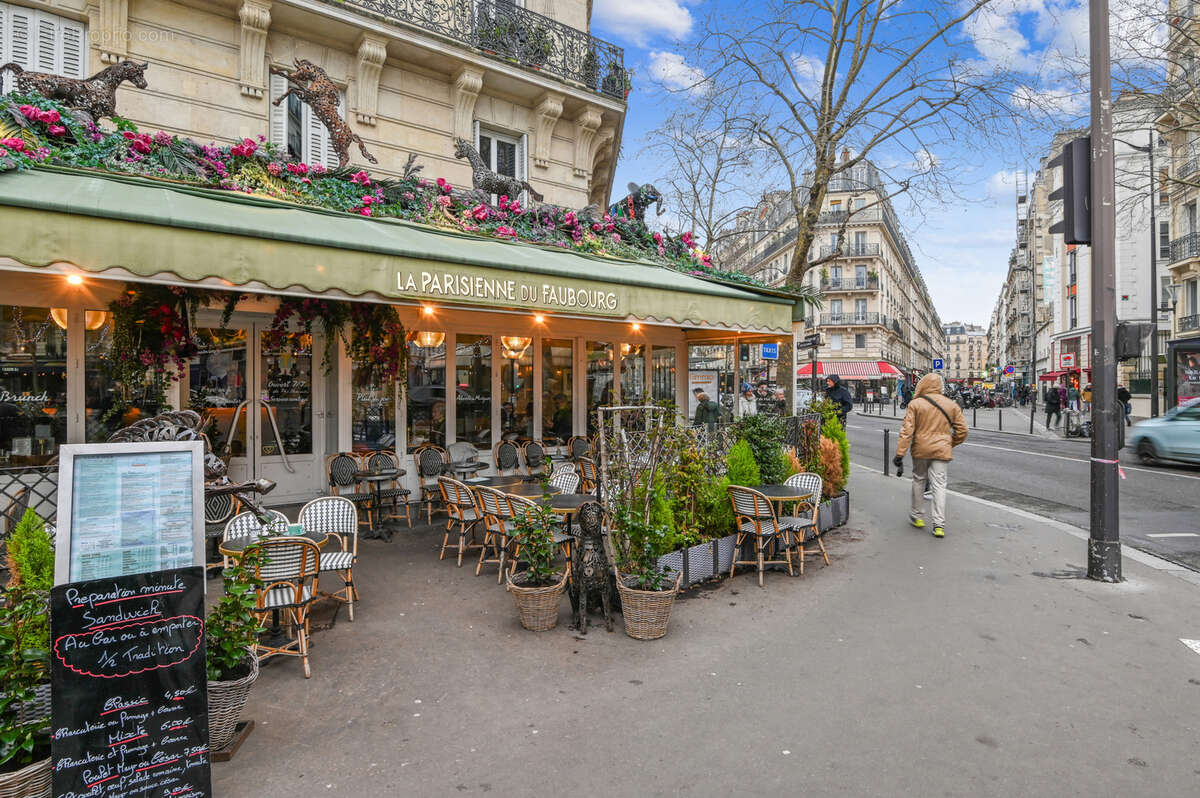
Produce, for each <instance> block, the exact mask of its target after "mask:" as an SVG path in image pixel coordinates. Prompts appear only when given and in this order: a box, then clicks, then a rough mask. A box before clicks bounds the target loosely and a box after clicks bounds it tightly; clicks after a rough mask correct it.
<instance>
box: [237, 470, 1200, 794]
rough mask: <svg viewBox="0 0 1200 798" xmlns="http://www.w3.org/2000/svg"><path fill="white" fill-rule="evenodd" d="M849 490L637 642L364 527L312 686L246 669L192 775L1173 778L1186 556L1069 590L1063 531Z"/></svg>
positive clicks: (1179, 778)
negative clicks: (783, 559) (232, 734)
mask: <svg viewBox="0 0 1200 798" xmlns="http://www.w3.org/2000/svg"><path fill="white" fill-rule="evenodd" d="M953 484H954V469H953V464H952V465H951V469H950V485H951V489H953ZM850 489H851V495H852V505H851V515H850V523H849V524H848V526H847V527H845V528H843V529H842V530H839V531H837V532H835V533H832V534H830V535H829V536H828V539H827V545H828V547H829V550H830V558H831V561H832V564H831V565H830V566H824V565H823V564H820V560H819V558H817V559H815V560H814V559H813V558H810V559H809V560H808V564H807V567H806V572H805V576H804V577H802V578H800V577H797V578H794V579H793V578H789V577H788V576H787V575H786V573H780V572H772V573H769V574H768V575H767V578H766V586H765V587H764V588H759V587H758V586H757V584H756V582H755V579H754V577H753V575H752V574H745V575H739V576H738V577H736V578H734V579H733V580H725V581H723V582H720V583H717V584H716V585H715V586H714V587H710V588H708V589H702V590H697V591H693V592H691V593H690V594H688V595H687V596H686V597H685V598H682V599H681V600H680V601H679V602H678V603H677V604H676V607H675V611H674V613H673V615H672V619H671V627H670V632H669V634H668V635H667V637H665V638H663V639H662V640H658V641H654V642H637V641H634V640H631V639H629V638H627V637H626V636H625V635H624V634H623V633H622V632H621V620H620V618H619V617H618V618H617V619H616V624H617V627H616V628H617V632H616V633H614V634H608V633H606V632H604V631H603V627H602V626H599V627H598V626H597V625H593V626H592V630H591V632H590V633H589V634H588V635H587V637H586V638H581V637H580V636H579V635H578V634H575V633H572V632H569V631H568V630H567V629H566V622H567V612H568V606H569V605H568V602H566V601H565V600H564V601H563V605H562V615H561V616H560V627H559V628H558V629H556V630H553V631H550V632H546V633H542V634H534V633H531V632H526V631H524V630H522V629H521V628H520V627H519V626H518V624H517V621H516V617H515V611H514V609H513V605H512V599H511V597H510V596H509V595H507V594H506V593H505V592H504V591H503V589H501V588H500V587H498V586H497V584H496V580H495V574H494V572H485V575H484V576H480V577H475V576H474V574H473V571H474V569H473V568H467V567H465V566H464V567H463V568H461V569H459V568H456V567H454V564H453V562H452V561H449V560H447V561H442V562H439V561H438V560H437V553H436V548H437V544H438V543H440V542H441V534H440V532H439V531H438V530H437V529H435V528H430V527H425V528H422V529H418V530H414V531H413V532H412V533H409V532H408V531H407V530H406V531H404V532H402V533H400V534H398V535H397V536H396V539H395V540H394V541H393V542H392V543H390V544H389V543H384V542H382V541H376V540H371V541H364V542H363V543H362V545H361V555H360V558H361V564H360V566H359V567H358V569H356V581H357V582H359V584H360V588H361V591H362V602H361V603H360V604H359V606H358V608H357V610H356V613H355V615H356V621H355V622H354V623H349V622H347V621H345V619H344V617H340V618H339V620H338V621H337V623H336V624H334V625H333V626H332V627H331V628H327V629H323V630H318V631H316V632H315V633H314V636H313V637H314V646H313V652H312V669H313V677H312V679H310V680H305V679H304V678H303V674H302V672H301V670H300V667H299V663H297V662H295V661H294V660H286V661H281V662H278V663H276V664H271V665H269V666H268V667H266V668H264V670H263V672H262V675H261V676H260V678H259V681H258V683H257V684H256V685H255V687H254V689H253V691H252V693H251V695H250V702H249V704H248V706H247V708H246V712H245V716H246V717H249V718H253V719H255V720H256V721H257V722H258V724H259V725H258V728H257V729H256V730H255V731H254V733H253V734H252V735H251V736H250V738H249V740H248V741H247V742H246V744H245V745H244V746H243V747H242V749H241V750H240V751H239V752H238V754H237V756H236V757H235V759H234V760H233V761H232V762H229V763H224V764H217V765H215V766H214V786H215V794H217V795H223V796H250V795H262V796H287V795H297V796H298V795H305V796H311V795H330V796H356V797H357V796H393V795H405V796H410V795H411V796H446V795H458V794H466V795H472V794H482V793H488V792H490V793H493V794H496V795H505V796H538V797H539V798H540V796H544V795H574V794H581V795H592V794H605V795H636V796H677V795H687V796H727V795H733V794H736V795H744V796H779V795H793V794H801V793H802V794H804V795H806V796H887V797H888V798H893V797H895V796H934V795H936V796H972V797H975V796H997V797H999V796H1004V797H1005V798H1009V797H1010V796H1013V795H1023V796H1074V795H1078V796H1084V795H1089V796H1090V795H1122V794H1129V795H1145V796H1156V798H1159V797H1164V798H1169V797H1170V796H1181V797H1182V796H1193V795H1195V794H1196V785H1197V781H1198V773H1200V763H1198V762H1197V759H1196V751H1197V750H1198V749H1200V724H1198V723H1197V720H1196V719H1197V717H1198V716H1200V655H1198V654H1197V653H1196V652H1194V651H1193V650H1191V649H1190V648H1188V647H1187V646H1186V645H1185V644H1184V643H1181V642H1180V638H1186V639H1197V638H1200V617H1198V616H1197V613H1196V606H1197V596H1198V595H1200V593H1197V591H1198V590H1200V587H1198V586H1197V585H1196V584H1195V583H1194V582H1191V581H1188V579H1189V578H1192V577H1195V576H1196V575H1195V574H1193V573H1192V572H1182V571H1179V570H1160V569H1158V568H1156V567H1153V566H1155V565H1157V563H1156V561H1154V560H1153V559H1152V558H1147V557H1146V556H1145V555H1141V554H1137V553H1136V552H1127V557H1126V561H1125V574H1126V577H1127V579H1128V581H1127V582H1125V583H1123V584H1119V585H1110V584H1098V583H1093V582H1090V581H1088V580H1086V579H1080V578H1078V577H1079V575H1080V571H1081V569H1083V568H1084V566H1085V564H1086V545H1085V543H1084V542H1083V541H1082V540H1080V539H1079V538H1078V537H1077V535H1079V534H1080V533H1079V530H1074V535H1073V534H1070V533H1069V532H1068V530H1070V529H1071V528H1069V527H1065V526H1064V525H1061V524H1057V523H1054V522H1048V521H1044V520H1042V519H1039V518H1037V517H1036V516H1032V515H1030V514H1027V513H1024V512H1021V511H1016V510H1010V509H1007V508H1002V507H998V506H995V505H991V504H989V503H986V502H981V501H979V500H975V499H970V498H966V497H961V496H958V495H953V496H951V497H950V499H949V502H948V516H949V522H948V527H947V536H946V538H945V539H944V540H936V539H934V538H933V537H932V536H931V535H929V534H928V532H926V531H917V530H914V529H912V528H911V527H909V526H908V524H907V501H908V494H909V480H908V479H907V478H905V479H897V478H895V477H884V476H882V475H880V474H879V473H878V472H876V471H871V470H868V469H866V468H865V467H858V466H855V467H854V468H853V469H852V474H851V480H850ZM1134 555H1136V558H1135V556H1134ZM1146 563H1149V564H1146ZM489 574H490V575H489ZM321 625H328V619H326V622H325V623H324V624H321Z"/></svg>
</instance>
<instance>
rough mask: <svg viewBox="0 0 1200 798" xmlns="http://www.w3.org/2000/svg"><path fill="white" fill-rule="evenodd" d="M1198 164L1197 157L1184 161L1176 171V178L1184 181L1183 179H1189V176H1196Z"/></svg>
mask: <svg viewBox="0 0 1200 798" xmlns="http://www.w3.org/2000/svg"><path fill="white" fill-rule="evenodd" d="M1197 163H1198V162H1197V159H1196V157H1195V156H1192V157H1191V158H1188V159H1187V160H1186V161H1184V162H1183V163H1181V164H1180V165H1179V168H1178V169H1176V170H1175V177H1177V178H1179V179H1180V180H1182V179H1183V178H1185V177H1187V176H1188V175H1191V174H1194V173H1195V172H1196V167H1197Z"/></svg>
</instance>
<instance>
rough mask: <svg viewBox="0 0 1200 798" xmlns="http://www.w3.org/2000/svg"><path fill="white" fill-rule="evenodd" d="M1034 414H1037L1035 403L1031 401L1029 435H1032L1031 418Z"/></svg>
mask: <svg viewBox="0 0 1200 798" xmlns="http://www.w3.org/2000/svg"><path fill="white" fill-rule="evenodd" d="M1036 413H1037V402H1036V401H1031V402H1030V403H1029V434H1030V435H1032V434H1033V417H1034V415H1035V414H1036Z"/></svg>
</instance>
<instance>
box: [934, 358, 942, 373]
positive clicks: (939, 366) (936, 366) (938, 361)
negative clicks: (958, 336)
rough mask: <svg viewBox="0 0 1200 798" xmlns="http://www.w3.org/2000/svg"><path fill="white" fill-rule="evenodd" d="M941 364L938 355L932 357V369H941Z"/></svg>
mask: <svg viewBox="0 0 1200 798" xmlns="http://www.w3.org/2000/svg"><path fill="white" fill-rule="evenodd" d="M942 366H943V361H942V359H941V358H940V357H938V358H934V359H933V370H934V371H941V370H942Z"/></svg>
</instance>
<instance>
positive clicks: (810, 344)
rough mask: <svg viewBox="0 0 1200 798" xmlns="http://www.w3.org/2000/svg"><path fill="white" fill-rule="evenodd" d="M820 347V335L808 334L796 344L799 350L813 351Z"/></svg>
mask: <svg viewBox="0 0 1200 798" xmlns="http://www.w3.org/2000/svg"><path fill="white" fill-rule="evenodd" d="M820 345H821V334H820V333H810V334H809V335H806V336H805V337H803V338H801V339H800V340H799V341H797V342H796V346H797V347H798V348H800V349H814V348H816V347H819V346H820Z"/></svg>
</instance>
